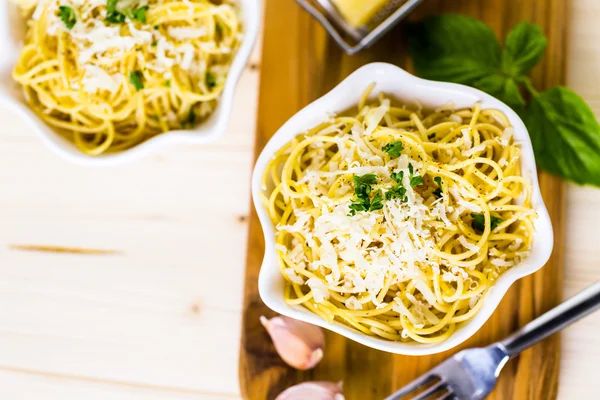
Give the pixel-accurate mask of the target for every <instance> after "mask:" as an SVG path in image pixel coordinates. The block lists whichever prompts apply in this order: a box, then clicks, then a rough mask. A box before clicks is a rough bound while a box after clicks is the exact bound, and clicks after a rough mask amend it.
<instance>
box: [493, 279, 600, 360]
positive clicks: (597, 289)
mask: <svg viewBox="0 0 600 400" xmlns="http://www.w3.org/2000/svg"><path fill="white" fill-rule="evenodd" d="M598 308H600V281H599V282H596V283H594V284H593V285H591V286H589V287H588V288H586V289H585V290H583V291H582V292H579V293H578V294H576V295H575V296H573V297H571V298H570V299H568V300H567V301H565V302H563V303H561V304H559V305H558V306H556V307H554V308H553V309H551V310H550V311H548V312H546V313H545V314H542V315H541V316H540V317H538V318H536V319H534V320H533V321H531V322H530V323H528V324H527V325H525V326H524V327H523V328H521V329H519V330H518V331H517V332H515V333H513V334H512V335H511V336H509V337H507V338H506V339H504V340H502V341H501V342H500V344H501V345H502V346H503V347H504V349H505V351H506V354H507V355H508V356H509V357H512V356H514V355H516V354H519V353H520V352H522V351H523V350H525V349H527V348H529V347H531V346H533V345H534V344H536V343H538V342H540V341H541V340H543V339H545V338H547V337H548V336H550V335H552V334H553V333H556V332H558V331H560V330H561V329H563V328H565V327H567V326H569V325H571V324H572V323H573V322H575V321H577V320H579V319H580V318H583V317H585V316H586V315H588V314H590V313H592V312H593V311H596V310H597V309H598Z"/></svg>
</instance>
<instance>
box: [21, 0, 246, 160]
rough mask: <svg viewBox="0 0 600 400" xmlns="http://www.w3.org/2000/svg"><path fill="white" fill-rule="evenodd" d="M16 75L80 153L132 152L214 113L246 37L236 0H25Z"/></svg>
mask: <svg viewBox="0 0 600 400" xmlns="http://www.w3.org/2000/svg"><path fill="white" fill-rule="evenodd" d="M20 2H21V4H22V7H23V9H24V12H25V13H26V14H27V15H28V32H27V36H26V39H25V46H24V48H23V50H22V51H21V53H20V57H19V59H18V61H17V64H16V66H15V68H14V71H13V78H14V79H15V80H16V81H17V82H18V83H19V84H20V85H21V86H22V87H23V90H24V93H25V98H26V100H27V101H28V103H29V104H30V106H31V107H32V108H33V110H35V112H36V113H37V114H38V115H39V116H40V117H41V118H42V119H43V120H44V121H45V122H46V123H48V124H49V125H50V126H52V127H53V128H55V130H56V131H57V132H59V134H60V135H62V136H63V137H64V138H65V139H67V140H69V141H71V142H72V143H74V144H75V145H76V146H77V148H79V149H80V150H81V151H82V152H84V153H86V154H89V155H101V154H105V153H111V152H119V151H123V150H126V149H129V148H131V147H133V146H135V145H137V144H139V143H141V142H143V141H145V140H147V139H148V138H151V137H153V136H156V135H158V134H160V133H162V132H166V131H170V130H176V129H190V128H193V127H194V126H195V125H196V124H198V123H199V122H201V121H202V120H204V119H206V118H207V117H208V116H209V115H210V114H211V113H212V112H213V111H214V109H215V106H216V104H217V100H218V97H219V95H220V93H221V92H222V90H223V86H224V84H225V79H226V76H227V72H228V69H229V65H230V63H231V61H232V59H233V56H234V54H235V52H236V50H237V48H238V46H239V44H240V42H241V36H242V33H241V24H240V20H239V18H238V10H237V8H236V5H235V4H234V3H233V1H230V0H120V1H118V0H39V1H38V3H37V5H36V6H35V8H33V7H32V4H33V3H32V2H31V1H30V0H20Z"/></svg>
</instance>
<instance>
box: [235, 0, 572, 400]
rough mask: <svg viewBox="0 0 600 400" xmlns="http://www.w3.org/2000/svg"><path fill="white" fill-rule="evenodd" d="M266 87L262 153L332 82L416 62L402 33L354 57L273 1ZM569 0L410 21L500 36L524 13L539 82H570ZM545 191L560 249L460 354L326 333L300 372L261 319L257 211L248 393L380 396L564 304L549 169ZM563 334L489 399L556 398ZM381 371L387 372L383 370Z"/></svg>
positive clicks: (464, 3) (244, 362)
mask: <svg viewBox="0 0 600 400" xmlns="http://www.w3.org/2000/svg"><path fill="white" fill-rule="evenodd" d="M266 5H267V6H266V21H265V40H264V44H263V46H264V48H263V61H262V70H263V75H262V78H261V84H260V98H259V115H258V125H257V140H256V152H257V154H258V152H259V151H260V150H261V149H262V147H263V146H264V144H265V143H266V141H267V140H268V139H269V137H270V136H271V135H272V134H273V133H274V132H275V131H276V130H277V128H279V126H280V125H281V124H282V123H284V122H285V121H286V120H287V119H288V118H289V117H290V116H291V115H293V114H294V113H295V112H296V111H298V110H299V109H300V108H302V107H303V106H304V105H306V104H307V103H309V102H310V101H312V100H314V99H315V98H317V97H318V96H319V95H321V94H323V93H325V92H326V91H327V90H329V89H331V88H332V87H333V86H335V85H336V84H337V83H338V82H339V81H340V80H342V79H343V78H344V77H345V76H347V75H348V74H349V73H350V72H352V71H353V70H355V69H356V68H357V67H358V66H360V65H363V64H365V63H368V62H371V61H388V62H392V63H396V64H398V65H400V66H403V67H409V61H408V60H407V57H406V49H405V46H404V45H403V40H402V38H401V33H400V29H395V30H394V31H392V32H391V33H390V34H389V35H387V36H386V37H385V38H384V39H383V40H382V41H381V42H380V43H378V44H377V45H376V46H374V47H373V48H372V49H370V50H369V51H367V52H364V53H361V54H360V55H358V56H353V57H348V56H346V55H344V54H342V52H341V51H340V50H339V49H338V48H337V47H336V45H335V44H334V43H333V42H332V41H331V40H330V39H329V38H327V36H326V35H325V33H324V32H323V30H322V29H321V27H320V26H318V24H317V23H316V22H315V21H313V20H312V19H311V18H310V17H309V16H308V15H307V14H305V13H304V12H302V11H301V10H300V8H299V7H297V6H296V4H294V2H292V1H280V0H267V2H266ZM567 5H568V1H567V0H536V1H528V2H523V1H519V0H510V1H508V0H455V1H452V2H448V1H446V2H444V1H442V0H430V1H427V2H425V4H423V5H422V6H421V7H420V8H419V9H418V10H417V13H416V15H414V16H413V17H412V18H420V17H422V16H423V15H426V14H433V13H439V12H441V11H443V12H460V13H465V14H469V15H472V16H475V17H478V18H481V19H483V20H485V21H486V22H488V23H489V24H490V25H491V26H492V27H493V28H494V30H495V31H496V32H497V33H499V34H500V35H501V36H502V37H504V35H505V34H506V32H508V31H509V30H510V29H511V28H512V27H513V26H514V25H515V24H516V23H518V22H519V21H521V20H523V19H525V20H529V21H533V22H536V23H538V24H540V25H541V26H542V27H543V29H544V31H545V33H546V34H547V35H548V37H549V42H550V45H549V47H548V51H547V56H546V57H545V59H544V62H543V63H542V64H541V65H540V66H539V67H537V68H536V69H535V71H534V73H533V80H534V82H535V83H536V85H537V86H538V87H539V88H544V87H549V86H553V85H556V84H559V83H562V82H563V80H564V62H565V55H566V48H565V47H566V46H565V43H566V21H567V19H568V15H567ZM540 181H541V186H542V192H543V195H544V198H545V200H546V203H547V206H548V209H549V211H550V215H551V217H552V220H553V223H554V227H555V235H556V248H555V251H554V253H553V256H552V259H551V260H550V262H549V263H548V264H547V265H546V266H545V267H544V268H543V269H542V270H541V271H540V272H538V273H537V274H535V275H533V276H531V277H527V278H525V279H523V280H521V281H520V282H519V283H517V284H516V285H514V287H512V288H511V290H510V291H509V292H508V293H507V295H506V298H505V299H504V300H503V302H502V303H501V305H500V307H499V308H498V310H497V311H496V312H495V313H494V315H493V316H492V318H491V319H490V320H489V321H488V322H487V323H486V324H485V326H484V327H483V328H482V329H481V330H480V332H478V333H477V334H476V335H475V336H474V337H473V338H472V339H471V340H469V341H468V342H467V343H466V344H464V345H463V346H460V347H459V348H457V349H454V350H453V351H450V352H447V353H444V354H439V355H435V356H430V357H420V358H414V357H412V358H411V357H404V356H392V355H389V354H385V353H382V352H378V351H375V350H370V349H367V348H365V347H363V346H361V345H358V344H356V343H354V342H351V341H349V340H346V339H344V338H342V337H340V336H338V335H335V334H331V333H328V334H327V346H326V349H325V357H324V360H323V361H322V362H321V363H320V364H319V365H318V366H317V368H315V369H314V370H312V371H308V372H298V371H294V370H292V369H290V368H288V367H287V366H285V365H284V363H283V362H282V361H281V360H280V359H279V357H278V356H277V354H276V353H275V351H274V348H273V347H272V345H271V343H270V340H269V338H268V337H267V335H266V333H265V331H264V329H263V328H262V327H261V326H260V324H259V322H258V317H259V316H260V315H263V314H264V315H272V313H271V312H270V311H269V310H268V309H266V307H265V306H264V305H263V304H262V302H261V301H260V299H259V296H258V291H257V278H258V272H259V268H260V263H261V260H262V255H263V251H264V243H263V239H262V233H261V229H260V226H259V222H258V219H257V217H256V214H255V213H252V214H251V220H250V231H249V247H248V257H247V269H246V286H245V295H244V302H245V303H244V320H243V331H242V348H241V355H240V381H241V385H242V394H243V395H244V397H245V398H247V399H251V400H262V399H272V398H274V397H275V396H276V395H277V394H278V393H279V392H280V391H281V390H283V389H284V388H286V387H288V386H290V385H292V384H295V383H297V382H300V381H305V380H316V379H318V380H341V379H343V380H344V381H345V393H346V397H347V399H350V400H352V399H377V398H382V397H384V396H385V395H386V394H388V393H389V392H390V391H392V390H393V389H394V388H397V387H400V386H402V385H403V384H405V383H406V382H408V381H410V380H411V379H413V378H415V377H416V376H418V375H420V374H422V373H423V372H425V371H426V370H427V369H429V368H431V367H432V366H433V365H435V364H437V363H438V362H439V361H441V360H442V359H444V358H446V357H448V356H449V355H450V354H452V353H453V352H454V351H457V350H459V349H461V348H464V347H468V346H475V345H485V344H488V343H490V342H492V341H493V340H496V339H499V338H501V337H503V336H505V335H507V334H508V333H509V332H511V331H513V330H515V329H516V328H518V327H519V326H521V325H523V324H524V323H526V322H527V321H529V320H531V319H532V318H534V317H535V316H537V315H539V314H541V313H543V312H544V311H546V310H547V309H549V308H551V307H552V306H553V305H555V304H557V303H558V302H560V300H561V296H562V290H561V288H562V256H563V231H564V220H563V218H564V212H563V211H564V207H565V196H564V185H563V183H561V182H560V181H559V180H558V179H556V178H554V177H551V176H548V175H547V174H542V175H541V176H540ZM558 347H559V340H558V336H555V337H553V338H551V339H549V340H547V341H545V342H543V343H542V344H540V345H538V346H536V347H535V348H533V349H531V350H529V351H527V352H525V353H524V354H523V355H522V356H521V357H519V358H518V359H516V360H513V361H512V362H510V363H509V365H508V366H507V367H506V368H505V371H504V372H503V374H502V377H501V379H500V381H499V384H498V387H497V389H496V391H495V392H494V393H493V395H492V396H491V398H492V399H509V398H510V399H540V400H542V399H544V400H547V399H553V398H555V397H556V393H557V385H558V371H559V363H558V361H559V360H558V354H559V349H558ZM382 371H385V372H384V373H382Z"/></svg>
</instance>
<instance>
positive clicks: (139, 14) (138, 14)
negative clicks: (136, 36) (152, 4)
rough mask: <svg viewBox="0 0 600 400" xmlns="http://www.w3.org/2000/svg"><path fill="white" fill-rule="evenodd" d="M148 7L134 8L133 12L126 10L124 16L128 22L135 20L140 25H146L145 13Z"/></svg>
mask: <svg viewBox="0 0 600 400" xmlns="http://www.w3.org/2000/svg"><path fill="white" fill-rule="evenodd" d="M148 8H149V7H148V6H143V7H139V8H136V9H135V10H126V11H125V14H126V15H127V17H129V19H130V20H132V21H133V20H134V19H137V20H138V21H140V22H141V23H142V24H145V23H146V11H148Z"/></svg>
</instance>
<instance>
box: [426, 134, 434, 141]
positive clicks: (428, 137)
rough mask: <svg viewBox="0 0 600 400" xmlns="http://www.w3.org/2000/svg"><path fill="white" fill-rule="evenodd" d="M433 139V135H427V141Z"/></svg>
mask: <svg viewBox="0 0 600 400" xmlns="http://www.w3.org/2000/svg"><path fill="white" fill-rule="evenodd" d="M434 137H435V133H430V134H429V135H427V139H429V140H431V139H433V138H434Z"/></svg>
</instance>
